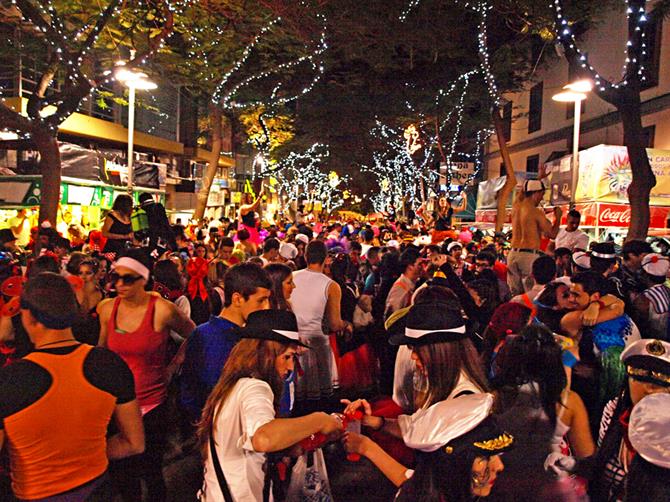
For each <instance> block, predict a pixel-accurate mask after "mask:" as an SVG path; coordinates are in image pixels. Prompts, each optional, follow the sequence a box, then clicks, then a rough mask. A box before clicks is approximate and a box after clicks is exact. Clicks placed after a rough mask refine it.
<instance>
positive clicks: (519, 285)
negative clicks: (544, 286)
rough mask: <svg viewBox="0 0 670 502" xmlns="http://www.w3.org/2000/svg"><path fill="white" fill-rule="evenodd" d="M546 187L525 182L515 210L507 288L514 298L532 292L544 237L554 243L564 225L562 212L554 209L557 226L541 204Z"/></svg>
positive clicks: (536, 183)
mask: <svg viewBox="0 0 670 502" xmlns="http://www.w3.org/2000/svg"><path fill="white" fill-rule="evenodd" d="M544 191H545V187H544V183H542V181H540V180H526V182H525V183H524V184H523V192H522V193H521V194H519V196H518V197H517V199H516V200H515V201H514V205H513V206H512V250H511V251H510V253H509V255H508V257H507V284H508V285H509V287H510V289H511V291H512V296H516V295H520V294H522V293H524V292H525V291H527V290H528V289H530V287H531V286H532V285H531V284H530V283H529V281H530V275H531V271H532V270H531V267H532V265H533V262H534V261H535V258H537V257H538V256H541V255H542V254H544V253H543V252H542V251H540V240H541V238H542V235H543V234H544V235H545V236H547V237H549V238H550V239H553V238H555V237H556V235H557V234H558V231H559V229H560V227H559V225H560V224H561V214H562V211H561V208H559V207H555V208H554V223H553V224H552V223H551V221H549V220H548V219H547V217H546V216H545V214H544V211H543V210H542V209H540V208H538V207H537V206H538V204H540V201H541V200H542V197H544Z"/></svg>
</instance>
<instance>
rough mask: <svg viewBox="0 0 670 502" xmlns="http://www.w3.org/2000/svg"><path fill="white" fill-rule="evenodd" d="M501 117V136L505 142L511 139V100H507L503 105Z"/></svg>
mask: <svg viewBox="0 0 670 502" xmlns="http://www.w3.org/2000/svg"><path fill="white" fill-rule="evenodd" d="M502 119H503V136H504V138H505V142H507V141H509V140H511V139H512V102H511V101H508V102H507V103H505V106H503V110H502Z"/></svg>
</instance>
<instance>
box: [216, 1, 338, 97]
mask: <svg viewBox="0 0 670 502" xmlns="http://www.w3.org/2000/svg"><path fill="white" fill-rule="evenodd" d="M316 16H317V18H318V19H319V21H321V23H322V31H321V35H320V37H319V40H318V41H317V42H316V43H315V48H313V49H312V51H311V53H310V54H308V55H305V56H301V57H298V58H296V59H294V60H292V61H288V62H286V63H281V64H278V65H277V66H276V67H274V68H272V69H270V70H265V71H261V72H258V73H254V74H252V75H250V76H248V77H246V78H244V79H243V80H242V81H240V82H238V83H237V84H234V85H231V84H230V80H231V79H232V77H233V76H234V75H235V74H237V73H238V72H239V71H240V70H241V68H242V67H243V66H244V64H245V62H246V61H247V60H248V59H249V56H250V54H251V53H252V51H253V49H254V48H255V47H256V45H257V44H258V42H259V41H260V40H261V38H262V37H263V35H265V34H266V33H268V32H269V31H270V30H272V28H273V27H274V26H275V25H277V24H278V23H280V22H281V18H280V17H278V18H276V19H274V20H272V21H271V22H270V23H268V24H267V25H266V26H264V27H263V28H262V29H261V31H260V32H259V33H258V35H256V37H254V39H253V40H252V42H251V43H250V44H249V45H248V46H247V47H246V48H245V49H244V51H243V53H242V56H241V58H240V59H239V60H237V61H236V62H235V63H234V64H233V66H232V67H231V68H230V70H229V71H228V72H227V73H226V74H225V75H224V76H223V79H222V80H221V82H220V83H219V85H218V86H217V89H216V91H215V92H214V94H213V96H212V101H213V102H214V103H216V104H221V105H222V106H223V107H224V108H226V109H235V108H247V107H250V106H265V107H267V108H271V107H275V106H280V105H284V104H286V103H290V102H291V101H295V100H296V99H298V98H299V97H300V96H303V95H305V94H307V93H308V92H310V91H311V90H312V89H313V88H314V86H315V85H316V83H317V82H318V81H319V80H320V79H321V76H322V75H323V73H324V71H325V67H324V64H323V60H322V56H323V54H324V52H325V51H326V50H327V49H328V44H327V42H326V17H325V16H324V15H323V14H320V13H317V15H316ZM305 50H307V51H309V50H310V48H309V47H307V46H306V47H305ZM299 66H307V67H308V68H311V70H312V71H313V76H312V78H311V80H310V81H309V82H308V84H307V85H306V86H305V87H303V88H302V89H300V90H298V91H295V92H292V93H291V92H287V93H286V95H284V96H282V95H281V94H282V92H284V89H285V87H286V86H287V85H286V82H285V81H284V80H282V79H281V78H280V79H279V82H278V83H277V84H276V85H275V86H274V87H273V89H272V92H271V93H270V97H269V99H268V100H267V101H264V100H262V99H255V100H249V101H236V100H235V97H236V96H239V94H240V92H241V91H242V90H243V89H245V88H248V87H249V86H250V85H251V84H252V83H253V82H256V81H260V80H263V79H267V78H269V77H272V76H275V75H281V74H282V73H288V72H289V71H295V69H296V68H297V67H299Z"/></svg>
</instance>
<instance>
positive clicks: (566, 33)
mask: <svg viewBox="0 0 670 502" xmlns="http://www.w3.org/2000/svg"><path fill="white" fill-rule="evenodd" d="M638 3H639V2H638ZM552 5H553V8H554V14H555V30H556V36H557V37H558V39H559V40H560V42H561V43H562V44H563V46H564V48H565V49H566V50H571V51H574V53H575V54H576V56H577V57H578V59H579V62H580V66H581V67H582V68H583V69H584V70H585V71H587V72H588V73H589V74H590V76H591V79H592V80H593V81H594V83H595V86H596V90H597V91H600V92H606V91H609V90H612V89H619V88H620V87H623V86H626V85H628V83H629V79H630V78H631V77H632V76H633V75H635V76H636V77H637V78H639V79H640V81H642V82H644V81H646V80H647V76H646V75H645V66H644V59H645V57H646V56H647V44H646V33H645V30H644V26H645V24H646V23H647V21H648V18H647V12H646V10H645V7H644V5H641V6H639V7H638V8H637V9H634V8H633V7H632V6H631V2H630V0H626V17H627V20H628V25H629V26H631V18H633V22H634V25H633V29H632V30H629V32H630V31H632V37H631V38H630V39H629V40H628V41H627V42H626V48H625V54H626V58H625V61H624V65H623V68H622V77H621V80H620V81H619V82H617V83H613V82H610V81H609V80H608V79H607V78H605V77H603V76H602V75H600V74H599V73H598V72H597V71H596V70H595V68H594V67H593V66H592V65H591V64H590V63H589V61H588V56H587V54H586V53H584V52H582V51H581V50H580V49H579V47H577V41H576V39H575V35H574V31H573V28H572V24H571V22H570V21H569V20H568V19H567V17H566V16H565V14H564V9H563V2H562V1H561V0H553V4H552ZM638 54H639V56H640V57H638Z"/></svg>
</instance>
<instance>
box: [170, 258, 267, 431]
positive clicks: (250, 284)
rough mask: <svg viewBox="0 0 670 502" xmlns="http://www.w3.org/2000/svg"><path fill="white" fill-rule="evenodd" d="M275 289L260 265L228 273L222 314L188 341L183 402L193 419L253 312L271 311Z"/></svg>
mask: <svg viewBox="0 0 670 502" xmlns="http://www.w3.org/2000/svg"><path fill="white" fill-rule="evenodd" d="M271 290H272V282H271V281H270V278H269V277H268V275H267V273H266V272H265V271H264V270H263V269H262V268H261V267H259V266H258V265H253V264H251V263H242V264H239V265H235V266H233V267H231V268H229V269H228V270H227V271H226V274H225V275H224V277H223V291H224V293H223V294H224V305H223V309H222V310H221V313H220V314H219V315H218V316H216V317H214V316H213V317H211V318H210V320H209V321H208V322H206V323H204V324H201V325H200V326H198V327H197V328H196V329H195V331H194V332H193V335H191V337H190V338H189V340H188V341H187V342H186V343H187V346H186V356H185V359H184V365H183V367H182V375H181V397H180V400H181V405H182V406H183V407H184V409H185V411H186V413H187V415H188V416H189V418H191V419H193V420H195V419H198V418H199V417H200V412H201V411H202V408H203V406H204V405H205V401H206V400H207V396H209V393H210V392H211V390H212V389H213V388H214V385H216V382H217V381H218V380H219V376H221V370H222V369H223V365H224V364H225V363H226V361H227V360H228V356H229V355H230V351H231V350H233V347H234V346H235V344H236V343H237V342H238V341H239V335H238V333H237V329H238V328H240V327H243V326H244V324H245V323H246V321H247V317H248V316H249V314H251V313H252V312H255V311H257V310H263V309H268V308H270V291H271Z"/></svg>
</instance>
